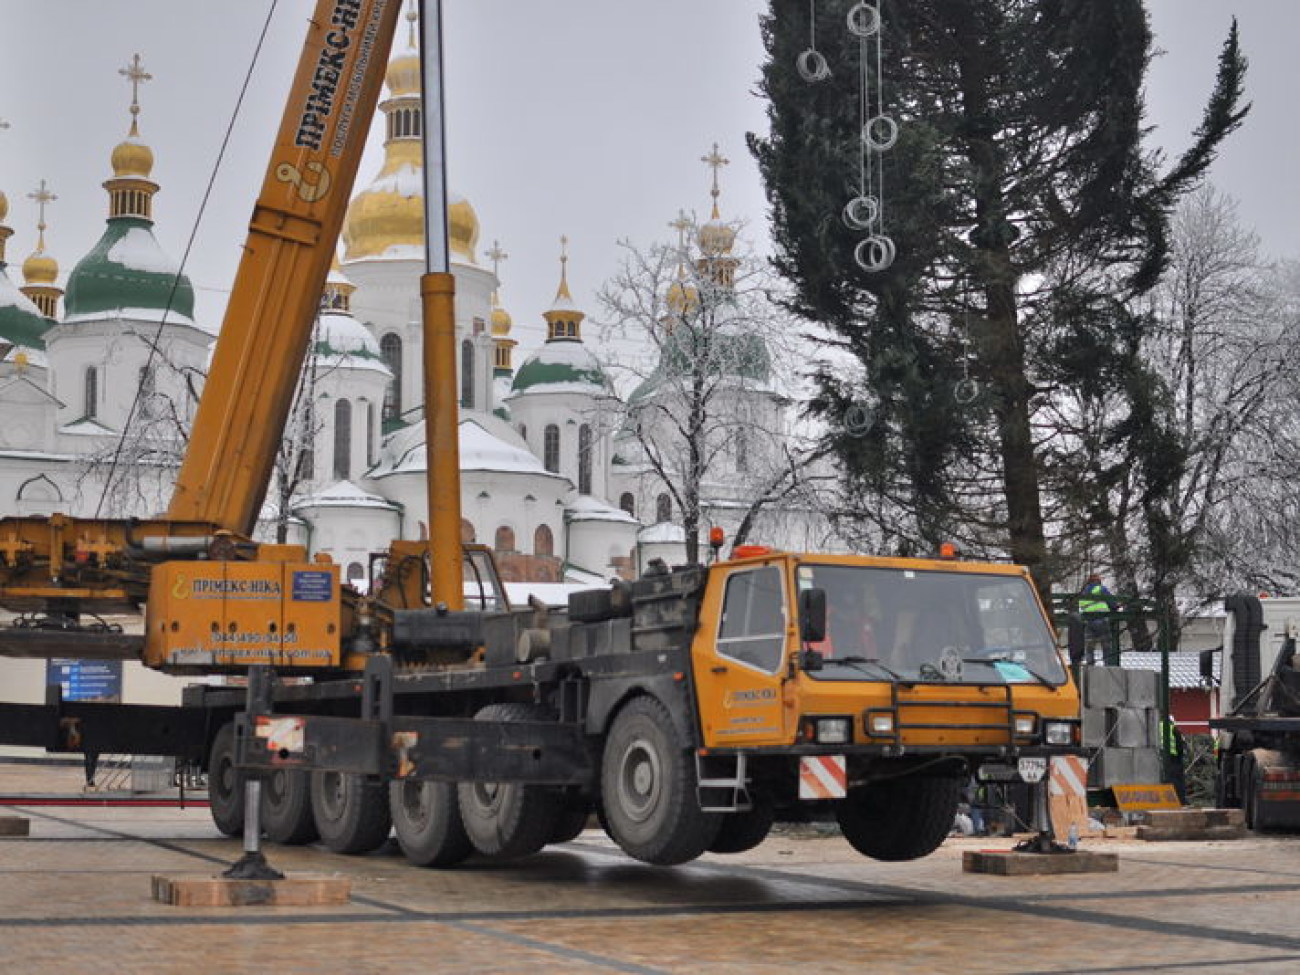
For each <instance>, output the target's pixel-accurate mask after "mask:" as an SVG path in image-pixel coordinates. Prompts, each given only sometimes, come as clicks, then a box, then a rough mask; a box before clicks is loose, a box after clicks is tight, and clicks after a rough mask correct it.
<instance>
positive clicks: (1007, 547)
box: [751, 0, 1245, 584]
mask: <svg viewBox="0 0 1300 975" xmlns="http://www.w3.org/2000/svg"><path fill="white" fill-rule="evenodd" d="M814 6H815V8H816V39H817V47H818V49H819V50H820V51H821V52H822V53H823V54H824V55H825V57H826V59H827V62H828V64H829V65H830V68H831V72H832V73H831V77H830V78H828V79H825V80H823V81H820V82H817V83H809V82H806V81H805V80H804V79H803V78H802V77H801V76H800V74H799V73H798V71H797V70H796V60H797V58H798V56H799V55H800V53H801V52H802V51H803V50H805V49H806V48H807V47H808V46H809V19H808V16H807V13H808V9H809V8H808V7H807V6H805V5H804V4H803V3H798V4H796V3H793V2H790V0H772V4H771V12H770V15H769V16H768V17H767V18H765V20H764V36H765V43H766V46H767V51H768V54H769V60H768V62H767V64H766V65H765V67H764V74H763V82H762V88H763V91H764V93H765V94H766V95H767V97H768V98H769V99H770V103H771V104H770V109H769V117H770V121H771V131H770V133H769V134H768V135H767V136H766V137H761V138H760V137H752V139H751V148H752V149H753V151H754V153H755V155H756V156H757V158H758V162H759V165H760V168H761V169H762V172H763V175H764V177H765V179H766V182H767V187H768V195H769V199H770V202H771V206H772V216H773V223H774V231H775V236H776V241H777V248H778V254H777V257H776V263H777V266H778V268H779V270H780V272H781V273H782V274H783V275H784V276H785V277H786V278H788V279H789V280H790V281H791V283H792V284H793V286H794V288H795V292H796V298H795V306H796V310H797V311H799V312H800V313H801V314H804V315H806V316H808V317H810V318H812V319H814V320H817V321H820V322H823V323H826V324H827V325H829V326H830V327H831V328H832V329H833V330H834V331H835V333H836V334H837V335H838V336H839V340H840V343H841V346H842V349H843V351H844V353H846V354H847V355H850V356H851V357H852V358H853V359H854V360H856V361H857V362H858V363H860V368H859V369H858V370H857V371H856V372H854V371H853V370H847V369H842V368H837V369H834V370H825V371H823V373H822V374H821V375H820V376H819V389H820V392H819V395H818V397H817V398H816V400H815V402H814V408H815V409H816V410H818V411H819V412H820V413H821V414H822V415H823V416H824V417H825V418H826V420H827V421H828V427H829V429H830V431H831V433H830V437H831V439H832V440H833V442H834V444H835V446H836V448H837V450H838V453H839V455H840V456H841V458H842V460H843V462H844V466H845V471H846V478H847V481H848V487H849V489H850V495H849V497H850V506H851V507H852V508H853V510H854V511H855V512H856V513H859V514H865V515H867V516H868V517H870V516H872V515H874V516H875V525H874V528H875V534H876V538H877V539H878V540H882V541H885V542H886V543H889V542H893V543H895V544H897V545H899V546H900V547H901V545H903V544H904V543H910V544H917V543H919V544H922V545H924V546H926V547H930V546H931V545H932V544H933V543H934V542H936V541H938V540H939V539H940V538H941V537H944V536H946V537H955V538H959V539H963V540H964V541H965V542H966V544H967V545H968V547H970V548H972V549H975V550H979V551H986V552H1005V553H1008V554H1010V555H1011V557H1012V558H1014V559H1015V560H1016V561H1018V562H1023V563H1026V564H1028V565H1030V566H1031V567H1033V569H1034V571H1035V575H1036V577H1037V578H1038V580H1039V582H1040V584H1046V583H1049V582H1050V581H1051V580H1052V578H1053V577H1054V576H1057V575H1059V574H1060V573H1061V572H1063V571H1066V570H1068V569H1069V568H1070V565H1069V563H1068V562H1066V561H1061V560H1059V559H1054V558H1053V555H1056V556H1060V557H1062V558H1064V557H1065V556H1067V555H1069V554H1070V549H1071V548H1072V546H1070V544H1069V539H1068V536H1067V535H1066V534H1064V533H1062V532H1059V531H1057V530H1056V528H1057V527H1058V526H1065V525H1067V524H1070V523H1071V522H1072V519H1075V518H1077V517H1083V518H1085V519H1086V518H1087V517H1090V516H1091V514H1099V515H1104V513H1105V511H1106V510H1107V508H1108V506H1107V505H1106V504H1105V503H1102V502H1101V501H1099V498H1101V497H1102V496H1103V495H1104V494H1105V492H1106V491H1107V490H1108V488H1109V485H1107V484H1106V483H1104V474H1105V472H1097V471H1092V472H1089V473H1091V474H1093V475H1097V476H1095V477H1094V478H1093V479H1092V480H1091V481H1089V482H1087V483H1081V481H1080V478H1079V473H1080V471H1079V470H1078V469H1072V468H1071V466H1070V465H1069V464H1068V463H1057V461H1065V460H1068V459H1069V458H1070V457H1072V456H1074V455H1075V453H1076V452H1077V451H1078V450H1079V449H1080V443H1081V438H1084V439H1087V438H1091V439H1093V440H1104V441H1108V442H1110V441H1114V440H1115V438H1119V439H1120V440H1121V441H1123V443H1124V444H1126V445H1127V446H1128V447H1129V448H1131V449H1129V450H1124V451H1120V453H1122V454H1126V455H1127V456H1128V457H1129V458H1130V459H1131V458H1132V457H1133V456H1134V453H1135V452H1138V451H1142V452H1143V453H1142V460H1141V462H1142V464H1143V465H1144V469H1145V470H1146V471H1147V473H1148V475H1149V478H1148V483H1146V484H1145V486H1144V488H1143V490H1144V491H1146V492H1147V493H1148V495H1150V496H1149V497H1148V498H1147V500H1148V501H1149V502H1152V503H1153V504H1154V506H1155V507H1156V508H1158V504H1156V503H1155V502H1157V501H1158V498H1157V497H1156V496H1157V495H1158V493H1159V491H1161V490H1164V489H1165V486H1166V485H1167V484H1169V483H1176V481H1177V478H1176V477H1172V479H1171V472H1170V471H1169V470H1168V468H1169V467H1170V465H1172V466H1174V467H1175V468H1176V467H1177V465H1178V464H1179V463H1180V458H1179V456H1178V451H1177V449H1176V444H1173V445H1171V444H1170V443H1168V442H1167V438H1163V437H1162V436H1161V435H1160V432H1159V426H1160V422H1161V420H1160V408H1159V404H1160V403H1161V401H1162V396H1163V391H1162V384H1161V382H1160V379H1159V377H1158V376H1156V375H1155V374H1154V373H1153V372H1152V371H1151V370H1149V369H1147V368H1145V367H1144V365H1143V362H1142V359H1141V355H1140V349H1141V343H1142V335H1143V329H1144V328H1145V327H1147V323H1146V321H1145V319H1144V318H1143V317H1142V316H1141V315H1138V314H1135V313H1133V312H1131V311H1130V310H1129V309H1130V308H1131V307H1133V305H1132V299H1134V298H1135V297H1137V296H1138V295H1141V294H1143V293H1145V292H1147V291H1149V290H1150V288H1151V287H1153V286H1154V284H1155V282H1156V281H1157V280H1158V279H1159V276H1160V274H1161V272H1162V270H1163V268H1164V267H1165V264H1166V262H1167V260H1168V222H1169V217H1170V213H1171V210H1172V208H1173V206H1174V205H1175V204H1176V203H1177V201H1178V199H1179V197H1180V196H1181V195H1182V194H1184V193H1185V192H1186V191H1188V190H1189V189H1191V188H1193V187H1194V186H1195V185H1196V184H1197V182H1198V181H1199V180H1200V178H1201V176H1202V175H1203V174H1204V172H1205V170H1206V168H1207V167H1208V166H1209V164H1210V163H1211V161H1212V160H1213V158H1214V155H1215V152H1216V150H1217V148H1218V146H1219V145H1220V143H1221V142H1222V140H1223V139H1224V138H1225V137H1226V136H1227V135H1228V134H1229V133H1230V132H1231V131H1232V130H1233V129H1234V128H1235V127H1236V126H1237V125H1238V124H1239V123H1240V121H1241V119H1242V117H1243V116H1244V114H1245V109H1244V108H1242V107H1241V105H1240V99H1241V88H1242V80H1243V76H1244V71H1245V62H1244V59H1243V58H1242V57H1241V55H1240V53H1239V51H1238V46H1237V34H1236V26H1235V24H1234V25H1233V27H1232V29H1231V31H1230V33H1229V35H1228V38H1227V41H1226V42H1225V44H1224V47H1223V52H1222V55H1221V57H1220V61H1219V67H1218V75H1217V78H1216V81H1215V86H1214V90H1213V93H1212V95H1211V97H1210V100H1209V102H1208V104H1207V106H1206V109H1205V112H1204V117H1203V121H1202V124H1201V126H1200V128H1199V129H1198V130H1197V132H1196V134H1195V137H1194V139H1193V143H1192V145H1191V147H1190V148H1189V149H1188V150H1187V151H1186V152H1185V153H1183V155H1182V156H1181V157H1180V158H1178V159H1177V160H1175V161H1174V162H1173V163H1172V165H1166V164H1165V161H1164V160H1162V159H1161V158H1160V157H1159V156H1158V155H1156V154H1153V153H1150V152H1147V151H1145V150H1144V148H1143V145H1142V138H1143V100H1142V85H1143V77H1144V74H1145V71H1146V68H1147V65H1148V63H1149V60H1150V57H1151V33H1150V29H1149V27H1148V24H1147V17H1146V12H1145V9H1144V7H1143V4H1142V2H1141V0H1100V2H1099V0H907V2H900V3H883V4H882V5H881V6H882V15H883V22H884V27H883V31H882V33H881V36H880V41H881V57H880V64H881V65H882V71H883V76H884V77H883V82H884V84H883V92H884V105H885V111H886V112H887V113H888V114H889V115H891V116H892V117H893V118H895V119H896V120H897V121H898V123H899V125H900V137H899V139H898V143H897V145H896V146H894V148H893V149H892V150H890V151H888V152H886V153H884V154H883V157H882V159H881V164H882V167H883V168H882V172H883V190H882V192H881V201H882V204H883V219H882V221H881V222H880V223H879V224H878V225H877V229H878V230H880V231H883V232H884V233H886V234H888V235H889V236H890V237H891V238H892V239H893V240H894V242H895V244H896V245H897V259H896V260H895V261H894V263H893V264H892V266H891V267H889V268H888V269H887V270H885V271H881V272H874V273H869V272H867V271H864V270H862V269H861V268H860V267H859V266H858V265H857V264H856V262H855V260H854V248H855V246H856V245H857V244H858V242H859V241H860V240H861V239H862V237H863V236H864V235H865V232H864V231H861V230H853V229H851V228H849V227H848V226H847V225H846V224H845V223H844V222H843V221H842V220H841V218H840V214H841V209H842V208H843V206H844V204H845V202H846V201H847V200H848V199H849V198H851V197H852V196H854V195H855V194H856V193H857V192H858V191H859V187H857V186H856V185H855V184H856V182H857V179H858V173H859V165H860V157H861V141H860V138H859V132H860V129H861V122H862V116H861V114H860V112H861V106H862V97H861V92H860V87H859V86H860V82H861V75H860V71H859V58H860V57H861V56H862V55H863V52H864V51H866V50H868V49H870V50H872V51H874V44H875V39H874V38H872V39H871V40H870V43H869V44H868V45H863V44H862V43H861V41H860V39H859V38H858V37H855V36H853V35H852V34H850V33H849V32H848V31H847V30H846V29H845V14H846V11H847V10H848V9H849V7H851V6H852V4H848V3H835V2H832V0H820V2H818V3H816V4H814ZM1115 397H1118V398H1119V400H1120V401H1121V402H1123V403H1124V404H1126V405H1125V408H1124V409H1122V410H1120V411H1119V412H1118V413H1117V412H1116V411H1115V410H1114V409H1113V408H1112V409H1106V410H1101V409H1092V407H1093V406H1095V404H1096V403H1097V402H1100V400H1101V399H1102V398H1108V401H1113V399H1114V398H1115ZM864 417H865V418H867V422H865V423H864V422H863V418H864ZM846 418H851V422H850V421H849V420H846ZM1139 445H1141V446H1140V447H1139ZM1149 451H1156V453H1155V454H1151V453H1149ZM1110 453H1111V454H1112V455H1113V454H1114V453H1115V451H1114V449H1113V444H1112V445H1111V449H1110ZM1153 510H1154V509H1153ZM1157 527H1158V526H1157ZM1055 541H1059V542H1060V543H1061V545H1060V547H1059V548H1058V549H1052V548H1051V547H1050V546H1049V542H1055Z"/></svg>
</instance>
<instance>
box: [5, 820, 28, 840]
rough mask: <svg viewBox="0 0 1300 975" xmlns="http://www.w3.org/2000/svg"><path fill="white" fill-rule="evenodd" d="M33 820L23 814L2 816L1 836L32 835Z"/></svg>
mask: <svg viewBox="0 0 1300 975" xmlns="http://www.w3.org/2000/svg"><path fill="white" fill-rule="evenodd" d="M31 831H32V824H31V820H29V819H26V818H25V817H23V816H0V836H30V835H31Z"/></svg>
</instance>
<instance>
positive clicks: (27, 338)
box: [0, 265, 54, 349]
mask: <svg viewBox="0 0 1300 975" xmlns="http://www.w3.org/2000/svg"><path fill="white" fill-rule="evenodd" d="M53 324H54V322H53V321H52V320H50V319H48V318H46V317H45V316H44V315H42V314H41V313H40V311H39V310H38V309H37V307H36V305H34V304H33V303H32V301H31V299H30V298H28V297H27V296H26V295H25V294H23V293H22V292H21V291H19V290H18V289H17V288H16V287H14V284H13V282H12V281H10V280H9V276H8V275H7V274H5V271H4V266H3V265H0V340H3V341H5V342H9V343H11V344H13V345H22V346H26V347H27V348H29V349H43V348H45V338H44V336H45V332H46V331H47V330H48V329H49V327H50V326H51V325H53Z"/></svg>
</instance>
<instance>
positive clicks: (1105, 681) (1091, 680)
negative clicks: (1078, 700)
mask: <svg viewBox="0 0 1300 975" xmlns="http://www.w3.org/2000/svg"><path fill="white" fill-rule="evenodd" d="M1124 673H1125V672H1124V671H1123V670H1121V669H1120V668H1118V667H1084V668H1083V670H1082V676H1083V702H1084V704H1085V705H1087V706H1088V707H1090V708H1115V707H1119V706H1120V705H1122V704H1123V703H1124V692H1125V689H1126V686H1127V685H1126V683H1125V680H1124Z"/></svg>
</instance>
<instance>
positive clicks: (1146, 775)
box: [1132, 748, 1164, 785]
mask: <svg viewBox="0 0 1300 975" xmlns="http://www.w3.org/2000/svg"><path fill="white" fill-rule="evenodd" d="M1132 761H1133V779H1132V781H1133V784H1134V785H1150V784H1152V783H1155V782H1163V781H1164V770H1163V769H1162V768H1161V767H1160V752H1158V751H1157V750H1156V749H1154V748H1135V749H1133V759H1132Z"/></svg>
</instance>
